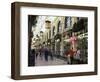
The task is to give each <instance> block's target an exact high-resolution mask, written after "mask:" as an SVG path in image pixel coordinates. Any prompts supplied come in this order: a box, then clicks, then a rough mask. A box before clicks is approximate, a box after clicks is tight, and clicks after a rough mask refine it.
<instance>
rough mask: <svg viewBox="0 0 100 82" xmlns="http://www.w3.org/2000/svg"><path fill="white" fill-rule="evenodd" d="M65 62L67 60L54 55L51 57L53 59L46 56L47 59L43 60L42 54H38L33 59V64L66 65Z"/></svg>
mask: <svg viewBox="0 0 100 82" xmlns="http://www.w3.org/2000/svg"><path fill="white" fill-rule="evenodd" d="M66 64H67V61H65V60H62V59H59V58H56V57H53V60H51V58H50V56H48V61H45V59H44V56H43V57H42V58H41V57H40V56H38V57H37V59H36V61H35V66H49V65H66Z"/></svg>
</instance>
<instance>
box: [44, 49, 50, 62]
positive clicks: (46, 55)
mask: <svg viewBox="0 0 100 82" xmlns="http://www.w3.org/2000/svg"><path fill="white" fill-rule="evenodd" d="M44 51H45V55H44V58H45V61H48V55H49V51H48V48H47V47H45V49H44Z"/></svg>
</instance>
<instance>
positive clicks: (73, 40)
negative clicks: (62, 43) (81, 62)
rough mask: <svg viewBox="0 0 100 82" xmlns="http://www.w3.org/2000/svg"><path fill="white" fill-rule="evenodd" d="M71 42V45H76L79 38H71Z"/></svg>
mask: <svg viewBox="0 0 100 82" xmlns="http://www.w3.org/2000/svg"><path fill="white" fill-rule="evenodd" d="M70 42H71V44H76V43H77V38H76V36H73V37H71V38H70Z"/></svg>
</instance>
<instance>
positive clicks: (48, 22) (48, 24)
mask: <svg viewBox="0 0 100 82" xmlns="http://www.w3.org/2000/svg"><path fill="white" fill-rule="evenodd" d="M50 27H51V21H49V20H46V21H45V28H46V29H50Z"/></svg>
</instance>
